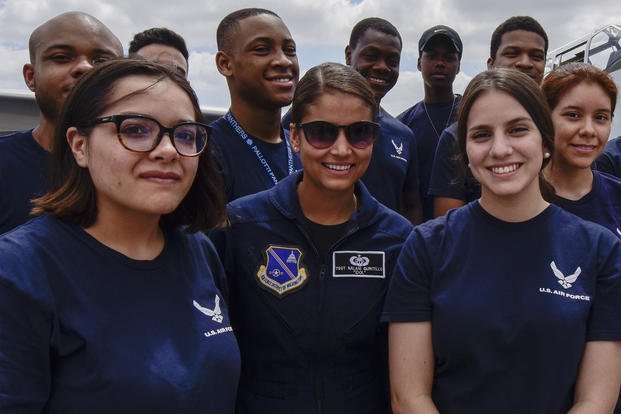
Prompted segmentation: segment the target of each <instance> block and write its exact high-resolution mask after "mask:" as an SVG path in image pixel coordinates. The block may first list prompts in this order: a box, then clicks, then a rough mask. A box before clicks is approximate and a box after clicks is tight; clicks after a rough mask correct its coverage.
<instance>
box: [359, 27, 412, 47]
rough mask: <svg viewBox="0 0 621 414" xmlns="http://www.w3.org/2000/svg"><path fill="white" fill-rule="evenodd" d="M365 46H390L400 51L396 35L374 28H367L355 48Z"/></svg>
mask: <svg viewBox="0 0 621 414" xmlns="http://www.w3.org/2000/svg"><path fill="white" fill-rule="evenodd" d="M367 47H376V48H380V49H385V48H390V49H396V51H397V52H400V51H401V42H400V41H399V38H398V37H397V36H393V35H391V34H388V33H384V32H381V31H379V30H375V29H367V30H366V31H365V32H364V33H363V34H362V36H360V39H359V40H358V43H357V44H356V48H355V49H364V48H367Z"/></svg>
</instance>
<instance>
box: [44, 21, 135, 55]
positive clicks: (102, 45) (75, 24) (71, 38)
mask: <svg viewBox="0 0 621 414" xmlns="http://www.w3.org/2000/svg"><path fill="white" fill-rule="evenodd" d="M53 47H63V48H75V49H78V48H82V49H92V50H101V51H106V50H107V51H111V52H114V53H117V54H122V52H123V51H122V49H119V47H120V44H119V43H118V40H117V39H116V38H115V37H114V35H112V34H111V33H110V31H109V30H107V29H106V28H105V27H104V26H102V25H101V24H98V23H96V22H93V21H90V20H88V19H61V20H59V21H56V22H53V23H50V24H49V25H47V26H46V27H44V28H42V30H41V32H40V34H39V36H38V38H37V42H36V44H35V48H36V50H37V52H42V51H43V50H45V49H49V48H53Z"/></svg>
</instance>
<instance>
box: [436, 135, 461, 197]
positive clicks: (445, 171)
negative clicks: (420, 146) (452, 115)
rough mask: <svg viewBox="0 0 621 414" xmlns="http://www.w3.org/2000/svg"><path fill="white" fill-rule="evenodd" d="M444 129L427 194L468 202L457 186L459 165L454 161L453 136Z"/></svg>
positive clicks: (455, 147)
mask: <svg viewBox="0 0 621 414" xmlns="http://www.w3.org/2000/svg"><path fill="white" fill-rule="evenodd" d="M450 128H451V127H449V128H447V129H445V130H444V131H443V132H442V135H440V141H438V147H437V148H436V155H435V158H434V161H433V167H432V169H431V179H430V181H429V191H428V194H429V195H430V196H433V197H449V198H455V199H458V200H462V201H468V196H467V191H466V189H465V188H464V186H463V185H462V184H459V182H460V180H459V165H458V164H457V161H456V160H455V156H456V155H457V145H456V140H455V136H454V135H453V134H452V133H451V132H450V131H449V129H450Z"/></svg>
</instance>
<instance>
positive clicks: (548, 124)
mask: <svg viewBox="0 0 621 414" xmlns="http://www.w3.org/2000/svg"><path fill="white" fill-rule="evenodd" d="M492 90H493V91H499V92H504V93H506V94H508V95H509V96H511V97H513V98H514V99H515V100H517V101H518V102H519V103H520V105H522V107H524V109H525V110H526V112H528V114H529V115H530V117H531V118H532V120H533V122H534V123H535V126H537V129H538V130H539V133H540V134H541V140H542V143H543V146H544V147H546V148H547V149H548V151H550V153H551V154H553V153H554V124H553V123H552V118H551V116H550V109H549V108H548V104H547V103H546V100H545V98H544V97H543V94H542V92H541V90H540V89H539V86H538V85H537V84H536V83H535V81H534V80H533V79H531V78H530V77H529V76H528V75H526V74H524V73H522V72H520V71H517V70H515V69H506V68H498V69H491V70H487V71H485V72H481V73H479V74H478V75H477V76H475V77H474V78H473V79H472V80H471V81H470V83H469V84H468V86H467V87H466V90H465V91H464V95H463V97H462V98H461V102H460V104H459V112H458V114H457V145H458V148H459V155H458V158H459V160H460V161H461V170H462V180H461V181H462V185H465V183H466V181H467V180H474V178H473V177H472V175H471V173H470V170H469V169H468V166H467V165H468V155H467V153H466V137H467V131H468V116H469V115H470V110H471V109H472V106H473V105H474V103H475V102H476V100H477V99H478V98H479V97H480V96H481V94H483V93H484V92H487V91H492ZM548 162H550V158H544V160H543V163H542V166H541V169H543V167H545V166H546V165H547V164H548ZM539 186H540V188H541V193H542V194H543V196H544V198H546V199H547V200H549V199H551V197H552V196H553V195H554V188H553V187H552V185H551V184H550V183H548V182H547V181H546V180H545V178H543V174H542V173H541V172H540V173H539Z"/></svg>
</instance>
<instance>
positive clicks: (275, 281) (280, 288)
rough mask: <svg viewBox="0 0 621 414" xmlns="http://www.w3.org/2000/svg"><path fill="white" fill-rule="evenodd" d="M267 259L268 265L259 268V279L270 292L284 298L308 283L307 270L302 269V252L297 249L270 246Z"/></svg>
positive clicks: (266, 253)
mask: <svg viewBox="0 0 621 414" xmlns="http://www.w3.org/2000/svg"><path fill="white" fill-rule="evenodd" d="M265 257H266V259H267V260H266V263H265V264H264V265H261V266H259V270H258V271H257V278H258V280H259V282H260V283H261V284H262V285H263V286H264V287H266V288H267V289H268V290H269V291H271V292H273V293H276V294H277V295H279V296H283V295H286V294H287V293H291V292H292V291H294V290H295V289H298V288H299V287H301V286H302V285H303V284H304V283H305V282H306V280H307V278H308V276H307V274H306V269H305V268H303V267H300V260H301V258H302V251H301V250H300V249H298V248H297V247H285V246H274V245H270V246H269V247H268V248H267V249H265Z"/></svg>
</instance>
